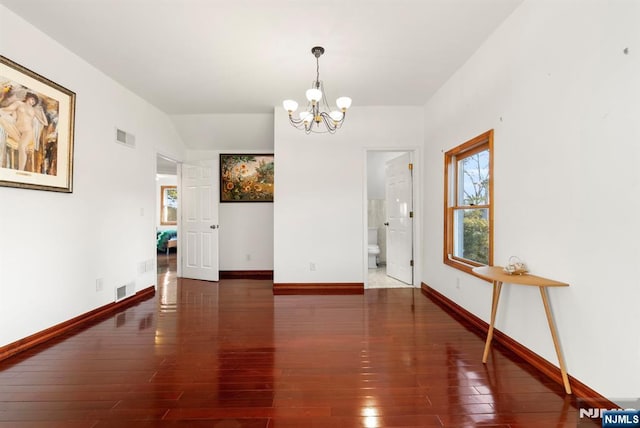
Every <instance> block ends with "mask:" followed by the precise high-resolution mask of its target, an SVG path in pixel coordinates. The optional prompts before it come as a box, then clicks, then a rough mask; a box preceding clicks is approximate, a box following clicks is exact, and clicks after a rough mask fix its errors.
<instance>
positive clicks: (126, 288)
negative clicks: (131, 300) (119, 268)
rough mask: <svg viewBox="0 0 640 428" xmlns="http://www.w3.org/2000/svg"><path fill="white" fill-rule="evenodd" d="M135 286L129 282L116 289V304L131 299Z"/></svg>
mask: <svg viewBox="0 0 640 428" xmlns="http://www.w3.org/2000/svg"><path fill="white" fill-rule="evenodd" d="M135 288H136V286H135V284H134V283H133V282H130V283H128V284H125V285H123V286H122V287H118V288H116V302H118V301H120V300H122V299H126V298H127V297H131V296H132V295H133V293H134V291H135Z"/></svg>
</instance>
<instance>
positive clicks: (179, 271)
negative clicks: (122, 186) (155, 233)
mask: <svg viewBox="0 0 640 428" xmlns="http://www.w3.org/2000/svg"><path fill="white" fill-rule="evenodd" d="M158 158H163V159H165V160H166V161H169V162H173V163H175V164H176V190H177V192H178V208H177V217H178V221H177V223H176V231H177V236H176V238H177V241H178V242H177V244H178V246H177V250H178V251H177V252H178V256H177V261H176V271H177V272H176V275H177V276H178V277H180V276H182V266H181V265H182V263H180V257H182V254H181V252H180V211H181V207H180V200H181V198H180V185H181V183H180V181H181V179H180V176H181V166H182V162H180V161H178V160H176V159H174V158H173V157H172V156H169V155H166V154H164V153H162V152H161V151H158V150H155V151H154V158H153V161H154V162H153V165H154V170H155V174H154V177H153V183H154V192H155V198H156V200H157V198H158V197H159V196H158V192H157V191H156V190H157V189H156V187H157V185H156V177H157V176H158V174H162V172H159V171H158ZM154 211H155V214H154V219H155V220H154V227H157V226H158V225H159V224H160V214H159V212H158V210H157V209H155V210H154ZM155 246H156V243H155V242H154V248H155ZM156 269H157V266H156ZM156 286H157V284H156Z"/></svg>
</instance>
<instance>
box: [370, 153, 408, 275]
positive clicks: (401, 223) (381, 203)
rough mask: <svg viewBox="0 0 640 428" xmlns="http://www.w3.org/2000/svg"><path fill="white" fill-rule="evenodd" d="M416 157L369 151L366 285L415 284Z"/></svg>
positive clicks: (405, 154)
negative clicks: (414, 165)
mask: <svg viewBox="0 0 640 428" xmlns="http://www.w3.org/2000/svg"><path fill="white" fill-rule="evenodd" d="M413 156H414V153H413V151H407V150H404V151H401V150H398V151H389V150H387V151H384V150H368V151H367V192H366V194H367V197H366V206H367V218H366V223H367V235H366V238H367V259H366V265H367V273H366V287H367V288H401V287H413V286H414V285H413V283H414V278H413V277H414V267H413V253H414V252H413V241H414V237H413V235H414V230H413V182H412V179H413V177H412V175H413V162H412V159H413ZM407 177H408V178H407Z"/></svg>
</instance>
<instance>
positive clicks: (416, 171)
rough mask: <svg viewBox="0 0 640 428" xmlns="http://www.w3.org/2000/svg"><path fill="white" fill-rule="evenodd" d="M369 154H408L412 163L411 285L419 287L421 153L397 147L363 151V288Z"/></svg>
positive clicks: (366, 273)
mask: <svg viewBox="0 0 640 428" xmlns="http://www.w3.org/2000/svg"><path fill="white" fill-rule="evenodd" d="M370 152H405V153H406V152H409V153H411V159H412V162H413V180H412V181H413V186H412V187H413V188H412V193H413V212H414V216H413V234H412V241H413V284H412V286H413V287H414V288H419V287H420V279H421V278H422V245H421V240H420V239H419V238H420V236H421V234H422V218H423V215H422V193H421V189H422V151H421V149H420V147H416V146H398V147H365V148H364V149H363V155H362V156H363V158H364V171H363V175H364V177H363V180H362V181H363V189H362V195H363V196H362V207H363V209H362V237H363V239H362V260H363V263H362V276H363V283H364V288H365V289H367V288H369V278H368V277H369V266H368V263H367V258H368V252H367V235H368V233H367V232H368V230H367V228H368V226H369V224H368V222H369V219H368V203H369V194H368V193H369V190H368V188H367V184H368V176H369V159H368V155H369V153H370Z"/></svg>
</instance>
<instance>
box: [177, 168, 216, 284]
mask: <svg viewBox="0 0 640 428" xmlns="http://www.w3.org/2000/svg"><path fill="white" fill-rule="evenodd" d="M217 170H218V160H212V161H206V162H199V163H197V164H186V163H185V164H183V165H182V168H181V181H180V199H179V200H180V201H181V203H180V206H181V216H180V219H181V227H180V233H181V235H182V237H181V238H180V245H181V251H180V254H181V255H182V257H181V260H182V276H183V277H185V278H192V279H201V280H206V281H218V279H219V270H218V268H219V263H218V229H219V225H218V185H219V184H218V180H219V179H218V175H217V173H216V172H217Z"/></svg>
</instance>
